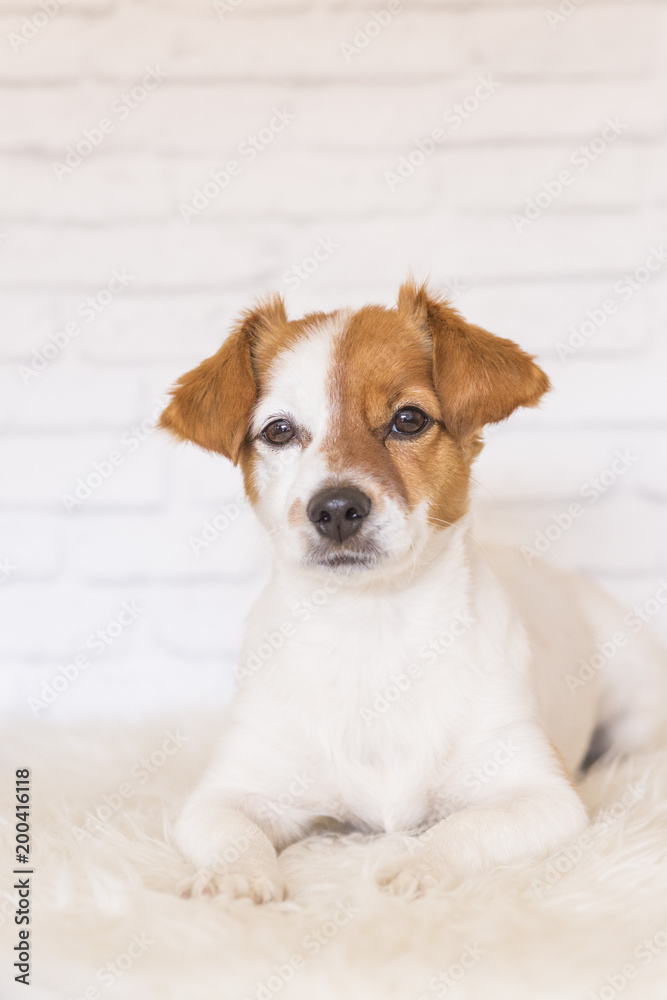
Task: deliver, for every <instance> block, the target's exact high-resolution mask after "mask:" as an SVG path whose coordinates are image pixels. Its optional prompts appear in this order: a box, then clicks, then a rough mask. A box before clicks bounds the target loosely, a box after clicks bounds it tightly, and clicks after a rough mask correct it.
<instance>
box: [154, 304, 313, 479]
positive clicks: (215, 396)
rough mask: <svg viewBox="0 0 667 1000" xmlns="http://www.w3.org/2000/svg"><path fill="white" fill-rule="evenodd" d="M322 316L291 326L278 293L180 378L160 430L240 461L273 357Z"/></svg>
mask: <svg viewBox="0 0 667 1000" xmlns="http://www.w3.org/2000/svg"><path fill="white" fill-rule="evenodd" d="M323 318H325V314H324V313H311V314H310V315H308V316H304V318H303V319H301V320H298V321H294V322H289V321H288V319H287V315H286V313H285V304H284V302H283V300H282V299H281V298H280V297H279V296H277V295H276V296H273V297H272V298H270V299H267V300H266V301H265V302H261V303H259V304H258V305H257V306H256V307H255V308H254V309H249V310H247V311H246V312H245V313H243V315H242V316H241V318H240V319H239V321H238V322H237V323H236V324H235V325H234V327H233V328H232V331H231V333H230V334H229V336H228V337H227V339H226V340H225V342H224V344H223V345H222V347H221V348H220V350H219V351H217V352H216V353H215V354H214V355H213V356H212V357H210V358H207V359H206V360H205V361H202V363H201V364H200V365H198V366H197V368H194V369H193V370H192V371H190V372H187V374H185V375H183V376H182V377H181V378H180V379H179V380H178V382H177V383H176V385H175V387H174V389H173V390H172V394H171V396H172V398H171V402H170V403H169V405H168V406H167V408H166V409H165V411H164V413H163V414H162V416H161V418H160V427H162V428H164V429H165V430H168V431H170V432H171V433H172V434H174V435H175V437H178V438H180V439H181V440H183V441H194V443H195V444H198V445H199V446H200V447H201V448H205V449H206V450H207V451H216V452H218V453H219V454H221V455H224V456H225V457H226V458H230V459H231V460H232V461H233V462H234V463H235V464H236V462H238V461H241V460H242V452H243V451H244V450H245V449H244V444H245V438H246V434H247V432H248V427H249V423H250V416H251V414H252V410H253V407H254V405H255V403H256V401H257V398H258V395H259V393H260V391H261V388H262V386H263V384H264V382H265V380H266V377H267V374H268V372H269V369H270V367H271V364H272V362H273V360H274V358H275V357H276V355H277V354H279V353H280V351H282V350H285V348H287V347H289V346H290V345H291V344H292V343H293V342H294V341H295V340H297V339H298V338H299V337H301V336H304V335H305V334H306V333H307V331H308V329H309V327H311V326H312V324H313V323H316V322H318V321H319V320H322V319H323Z"/></svg>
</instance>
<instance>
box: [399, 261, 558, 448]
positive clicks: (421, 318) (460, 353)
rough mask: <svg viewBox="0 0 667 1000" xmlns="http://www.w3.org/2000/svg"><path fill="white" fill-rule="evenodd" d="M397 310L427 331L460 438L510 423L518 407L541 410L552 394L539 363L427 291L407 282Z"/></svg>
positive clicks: (443, 397)
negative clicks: (547, 394) (544, 398)
mask: <svg viewBox="0 0 667 1000" xmlns="http://www.w3.org/2000/svg"><path fill="white" fill-rule="evenodd" d="M398 309H399V313H400V314H401V315H403V316H406V317H410V318H411V319H412V320H413V321H416V322H418V323H420V324H421V325H422V327H423V328H424V329H425V330H428V332H429V333H430V335H431V337H432V341H433V372H434V381H435V386H436V390H437V392H438V396H439V397H440V401H441V404H442V409H443V416H444V420H445V424H446V426H447V427H448V428H449V430H451V431H452V433H454V434H457V435H459V436H460V437H467V436H470V435H472V434H476V433H477V432H478V431H480V430H481V428H482V427H484V425H485V424H490V423H497V422H498V421H500V420H505V419H506V418H507V417H509V416H510V414H511V413H513V412H514V410H516V409H517V407H519V406H536V405H537V403H538V402H539V400H540V399H541V398H542V396H543V395H544V393H545V392H547V391H548V390H549V388H550V385H549V379H548V378H547V376H546V375H545V374H544V372H543V371H542V369H541V368H539V367H538V366H537V365H536V364H535V360H534V358H533V357H532V356H531V355H530V354H526V352H525V351H522V350H521V348H520V347H518V346H517V345H516V344H515V343H514V342H513V341H511V340H504V339H503V338H501V337H496V336H494V335H493V334H492V333H487V331H486V330H483V329H482V328H481V327H479V326H471V325H470V324H469V323H466V321H465V320H464V319H463V317H462V316H461V315H460V313H458V312H457V311H456V310H455V309H452V308H451V306H449V305H448V304H447V302H446V301H445V300H444V299H440V298H437V297H434V296H432V295H430V294H429V292H428V290H427V289H426V286H425V285H422V286H421V287H417V286H416V285H415V284H414V282H412V281H408V282H406V283H405V284H404V285H403V286H402V287H401V290H400V292H399V295H398Z"/></svg>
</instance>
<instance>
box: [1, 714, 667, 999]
mask: <svg viewBox="0 0 667 1000" xmlns="http://www.w3.org/2000/svg"><path fill="white" fill-rule="evenodd" d="M169 730H171V732H172V736H173V737H175V738H171V739H170V738H169V737H168V736H167V733H168V731H169ZM177 730H178V726H172V727H170V726H155V725H152V726H151V727H150V729H144V730H142V731H141V732H131V731H128V730H125V731H118V730H117V729H113V730H111V729H109V730H108V731H104V730H101V729H97V730H95V731H89V732H82V731H78V732H73V731H71V730H69V731H65V730H56V729H53V730H51V729H50V728H47V727H46V726H43V727H35V728H33V727H30V728H28V729H27V730H26V729H24V730H21V731H16V732H9V733H5V736H4V738H3V749H2V757H3V766H2V771H1V773H2V782H0V788H1V789H2V800H3V801H2V816H3V824H2V827H3V840H4V846H3V859H2V868H1V871H0V875H1V877H2V880H3V882H2V890H3V891H2V896H1V904H0V923H1V926H0V950H1V952H2V954H1V959H2V968H0V997H2V998H3V1000H4V998H12V997H14V996H17V997H29V998H31V1000H46V998H48V1000H53V998H58V1000H66V998H72V1000H75V998H79V997H85V998H86V1000H115V998H118V1000H121V998H123V1000H125V998H127V1000H153V998H155V1000H158V998H159V1000H172V998H173V1000H199V998H201V1000H237V998H238V1000H244V998H249V1000H272V998H273V997H280V1000H283V998H284V1000H302V998H303V1000H329V998H332V1000H333V998H336V1000H342V998H345V1000H347V998H349V1000H357V998H358V1000H374V998H378V1000H380V998H382V1000H394V998H396V1000H399V998H400V1000H424V998H426V1000H436V998H439V997H447V998H450V997H451V998H475V1000H487V998H488V1000H504V998H508V1000H524V998H525V1000H578V998H581V1000H592V998H599V1000H613V998H614V997H616V996H617V995H622V996H623V998H624V1000H633V998H638V1000H665V998H666V997H667V800H666V796H665V792H666V790H667V752H665V753H661V754H653V755H650V756H648V755H646V756H642V757H635V758H633V759H630V760H627V761H624V762H623V763H620V764H616V765H606V766H599V767H598V768H596V769H595V770H594V772H593V773H591V774H590V775H589V776H588V777H587V779H586V780H585V782H584V784H583V786H582V795H583V797H584V799H585V801H586V804H587V805H588V808H589V811H590V815H591V819H592V826H591V828H590V830H589V832H588V834H587V835H586V836H585V837H584V838H582V839H581V840H580V841H578V842H577V843H576V844H572V845H570V846H569V847H568V848H567V849H566V850H564V851H561V852H560V853H559V854H558V855H557V856H555V857H552V858H551V859H549V860H546V861H545V860H540V861H534V862H532V863H530V864H525V865H523V866H521V867H519V868H513V869H501V870H496V871H493V872H491V873H489V874H486V875H484V876H480V877H477V878H474V879H471V880H469V881H468V882H466V883H465V884H464V885H462V886H461V887H460V888H459V889H457V890H456V891H454V892H447V893H436V892H433V893H432V894H429V895H428V896H426V897H424V898H421V899H418V900H415V901H412V902H406V901H403V900H400V899H395V898H392V897H390V896H387V895H385V894H384V893H382V892H381V891H380V890H379V889H378V888H377V887H376V886H375V884H374V881H373V871H374V870H375V869H376V868H377V867H378V866H379V865H380V863H381V862H383V861H384V860H386V859H387V858H388V856H390V855H394V854H395V853H396V852H398V851H403V850H406V849H407V841H406V839H405V838H398V837H377V838H367V837H363V836H361V835H356V834H352V835H350V836H348V837H333V836H328V835H327V836H320V837H314V838H311V839H310V840H308V841H305V842H302V843H300V844H297V845H295V846H293V847H291V848H289V849H288V850H287V851H285V852H284V854H283V855H282V859H281V860H282V864H283V865H284V870H285V873H286V876H287V879H288V882H289V885H290V888H291V896H290V899H289V900H288V901H287V902H285V903H282V904H279V905H269V906H265V907H255V906H253V905H252V904H250V903H247V902H245V901H241V902H235V903H230V902H225V901H224V900H221V899H213V900H212V899H194V900H191V899H181V898H179V897H178V896H177V895H176V893H175V891H174V890H175V886H176V884H177V883H178V882H179V880H180V879H181V878H183V876H184V875H185V874H186V873H187V866H186V865H185V863H184V862H183V861H182V860H181V859H180V858H179V856H178V854H177V852H176V851H175V849H174V847H173V845H172V841H171V827H172V823H173V820H174V818H175V816H176V814H177V812H178V809H179V806H180V803H181V801H182V799H183V797H184V795H185V794H186V793H187V791H188V790H189V789H190V788H191V787H192V786H193V784H194V783H195V781H196V780H197V778H198V775H199V774H200V772H201V770H202V768H203V766H204V764H205V762H206V759H207V755H208V753H209V749H210V745H211V735H212V732H213V726H212V724H211V723H210V722H208V721H206V720H201V719H199V720H193V721H191V722H190V724H189V725H188V726H186V727H185V728H184V727H183V726H182V725H181V727H180V733H181V734H182V735H186V736H188V737H189V739H187V740H186V741H184V742H183V744H182V745H181V746H180V747H179V746H178V744H179V742H180V737H179V734H178V732H177ZM163 746H164V747H166V750H165V749H163ZM25 766H29V767H30V768H31V769H32V796H33V815H32V823H33V827H34V831H33V832H34V837H35V841H36V855H35V859H34V860H35V874H34V876H33V898H32V914H33V923H32V925H31V928H32V935H31V946H32V949H33V967H32V977H33V985H32V986H31V987H30V990H28V991H26V989H25V987H24V986H23V985H20V984H15V983H14V981H13V977H14V970H13V969H12V962H13V961H14V959H13V957H10V956H12V955H13V951H12V949H13V946H14V945H15V944H16V943H17V940H18V938H17V927H16V926H15V924H14V918H13V912H14V909H15V907H16V893H15V891H14V890H13V889H12V880H13V878H14V876H13V875H12V874H11V872H12V869H13V868H14V866H15V865H14V861H13V853H14V802H13V787H12V783H13V777H14V769H15V768H17V767H25Z"/></svg>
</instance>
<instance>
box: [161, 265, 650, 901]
mask: <svg viewBox="0 0 667 1000" xmlns="http://www.w3.org/2000/svg"><path fill="white" fill-rule="evenodd" d="M548 388H549V382H548V379H547V377H546V375H545V374H544V373H543V372H542V371H541V369H540V368H538V366H537V365H536V364H535V363H534V360H533V359H532V358H531V357H530V356H529V355H527V354H525V353H524V352H523V351H522V350H521V349H520V348H519V347H517V346H516V344H514V343H512V342H511V341H509V340H502V339H500V338H498V337H495V336H493V335H491V334H489V333H487V332H486V331H484V330H482V329H480V328H479V327H476V326H471V325H469V324H467V323H466V322H465V321H464V320H463V319H462V318H461V316H460V315H459V314H458V313H457V312H456V311H455V310H454V309H452V308H450V307H449V306H448V305H447V303H446V302H445V301H443V300H440V299H438V298H436V297H433V296H432V295H430V294H429V292H428V291H427V290H426V288H425V287H421V288H418V287H416V286H415V285H414V284H412V283H411V282H408V283H406V284H405V285H404V286H403V287H402V288H401V290H400V293H399V297H398V304H397V307H396V309H385V308H381V307H377V306H370V307H366V308H363V309H360V310H359V311H357V312H351V311H339V312H335V313H330V314H324V313H315V314H311V315H308V316H306V317H304V318H303V319H301V320H298V321H288V319H287V316H286V314H285V308H284V305H283V302H282V301H281V300H280V299H278V298H274V299H272V300H270V301H268V302H266V303H264V304H262V305H260V306H258V307H257V308H256V309H254V310H252V311H249V312H247V313H246V314H245V315H244V316H243V317H242V319H241V321H240V322H239V323H238V325H237V326H236V328H235V329H234V331H233V332H232V334H231V335H230V336H229V337H228V339H227V340H226V341H225V342H224V344H223V345H222V347H221V348H220V350H219V351H218V352H217V354H215V355H214V356H213V357H212V358H209V359H208V360H206V361H204V362H203V363H202V364H201V365H200V366H199V367H198V368H196V369H195V370H194V371H192V372H189V373H188V374H187V375H185V376H183V378H182V379H181V380H180V381H179V383H178V385H177V387H176V388H175V390H174V393H173V399H172V401H171V403H170V404H169V406H168V407H167V409H166V410H165V412H164V414H163V416H162V426H163V427H165V428H167V429H168V430H169V431H171V432H172V433H173V434H175V435H176V436H177V437H179V438H181V439H184V440H188V441H194V442H195V443H196V444H198V445H200V446H201V447H203V448H206V449H208V450H210V451H215V452H219V453H220V454H222V455H225V456H226V457H227V458H230V459H231V460H232V461H233V462H235V463H236V462H238V463H239V464H240V465H241V468H242V470H243V475H244V480H245V488H246V491H247V494H248V497H249V498H250V501H251V502H252V504H253V506H254V508H255V510H256V512H257V515H258V517H259V519H260V521H261V522H262V523H263V525H264V526H265V527H266V529H267V530H268V533H269V537H270V539H271V542H272V544H273V548H274V555H275V559H274V568H273V574H272V578H271V581H270V583H269V585H268V586H267V587H266V589H265V591H264V593H263V594H262V596H261V598H260V599H259V601H258V602H257V604H256V606H255V607H254V609H253V611H252V612H251V614H250V616H249V619H248V622H247V627H246V634H245V643H244V650H243V653H242V664H241V671H240V684H239V689H238V691H237V693H236V696H235V698H234V700H233V702H232V704H231V706H230V709H229V713H228V717H227V719H226V722H225V725H224V730H223V733H222V738H221V745H220V750H219V754H218V755H217V758H216V760H215V762H214V763H213V765H212V767H211V768H210V770H209V771H208V773H207V774H206V775H205V777H204V779H203V781H202V783H201V784H200V786H199V787H198V788H197V789H196V790H195V792H194V793H193V795H192V796H191V798H190V799H189V801H188V803H187V805H186V808H185V811H184V813H183V815H182V817H181V819H180V821H179V823H178V826H177V837H178V841H179V844H180V846H181V848H182V849H183V851H184V852H185V854H186V856H187V857H188V858H189V859H190V860H191V861H192V862H193V863H194V865H195V866H196V867H197V869H198V873H197V875H196V876H195V877H193V879H192V882H191V885H190V891H192V892H194V893H199V892H209V893H225V894H227V895H232V896H248V897H250V898H251V899H253V900H255V901H256V902H266V901H269V900H279V899H282V898H283V896H284V894H285V892H286V887H285V883H284V880H283V877H282V874H281V870H280V867H279V863H278V857H277V852H278V851H280V850H281V849H282V848H283V847H285V846H286V845H287V844H289V843H291V842H293V841H295V840H297V839H299V838H301V837H303V836H305V835H307V834H308V833H309V832H311V831H312V830H313V829H315V828H316V827H317V826H320V825H321V824H322V823H329V824H332V823H338V824H340V825H342V826H343V827H345V826H353V827H355V828H357V829H359V830H362V831H368V832H379V831H411V832H416V831H424V830H428V832H427V833H425V834H423V836H422V839H421V840H420V841H419V842H418V847H417V849H416V850H415V851H412V852H407V851H406V856H405V857H404V858H402V859H400V860H399V861H397V862H395V863H393V864H392V866H390V867H388V868H385V869H384V870H382V871H381V872H380V873H379V881H380V883H381V884H382V885H385V886H387V887H389V888H391V889H392V890H393V891H395V892H401V893H406V894H415V893H418V892H420V891H422V890H423V889H424V888H426V887H428V886H430V885H433V884H435V883H438V884H443V883H444V884H445V885H454V884H456V883H457V882H460V881H461V880H462V879H463V878H465V877H466V875H468V874H472V873H475V872H479V871H482V870H484V869H488V868H490V867H493V866H496V865H508V864H513V863H515V862H518V861H520V860H521V859H525V858H527V857H530V856H540V855H542V856H545V855H547V854H549V853H550V852H553V851H555V850H557V849H559V848H560V847H561V846H562V845H563V844H564V843H566V842H567V841H568V840H569V839H570V838H573V837H575V836H577V835H578V834H579V832H580V831H581V830H582V829H583V827H584V826H585V825H586V823H587V815H586V811H585V809H584V806H583V804H582V802H581V800H580V799H579V797H578V795H577V792H576V791H575V789H574V787H573V785H572V782H571V780H570V775H571V774H574V773H575V772H576V770H577V769H578V768H579V767H580V766H581V765H582V762H583V761H584V759H585V758H586V756H587V754H588V755H589V759H593V757H594V756H595V755H599V753H600V752H602V751H603V750H607V749H614V750H615V751H617V752H619V751H620V752H623V751H627V750H631V749H633V748H635V747H637V746H640V745H644V744H646V743H647V742H648V741H649V740H650V739H651V738H653V737H654V736H655V734H656V732H657V729H658V728H659V726H660V725H661V723H662V721H663V719H664V713H663V711H662V707H661V706H662V704H664V699H663V694H662V685H663V674H662V673H661V671H660V666H661V664H659V663H657V661H656V658H655V654H654V650H653V649H652V647H651V644H650V642H649V640H648V639H646V638H645V637H644V636H643V635H641V636H638V637H636V639H633V642H632V644H630V645H629V646H628V648H627V649H625V650H621V651H620V652H619V653H618V655H617V656H616V658H615V659H614V660H612V661H610V662H609V663H608V664H606V665H605V667H604V669H603V670H601V671H599V677H598V676H597V675H596V677H595V678H593V679H591V680H588V681H586V682H583V681H582V682H581V683H579V684H574V685H573V684H572V683H571V680H572V675H573V674H574V672H575V671H576V669H577V668H576V664H577V663H578V661H579V660H580V659H581V658H582V657H584V658H590V656H591V655H592V654H593V653H594V652H595V650H596V642H597V641H600V640H602V641H604V640H608V639H609V636H610V634H611V633H612V632H613V631H614V622H615V620H616V619H615V617H614V615H615V612H614V611H613V609H612V611H611V612H610V611H609V606H608V604H606V603H605V601H604V599H603V598H601V596H600V595H599V594H598V593H597V592H596V591H595V590H594V589H593V588H591V587H589V586H588V585H585V584H584V583H583V582H580V581H577V580H573V579H570V578H567V577H564V576H562V575H560V574H557V573H554V572H548V571H546V570H545V569H543V568H534V569H533V568H527V567H526V566H525V564H524V563H523V561H522V560H521V559H520V558H519V559H517V558H516V557H514V558H509V559H508V558H507V557H505V556H503V557H502V558H501V559H497V558H496V557H493V559H492V561H493V567H492V566H491V564H490V560H489V559H487V558H483V555H482V553H481V552H480V549H479V547H478V546H476V545H475V544H474V543H473V542H472V540H471V537H470V534H469V531H468V521H467V509H468V491H469V480H470V468H471V464H472V462H473V460H474V458H475V456H476V455H477V454H478V453H479V451H480V449H481V446H482V445H481V439H480V432H481V431H482V429H483V427H484V426H485V425H486V424H489V423H494V422H497V421H501V420H504V419H505V418H506V417H509V415H510V414H511V413H512V412H513V411H514V410H515V409H516V408H517V407H519V406H535V405H536V404H537V402H538V401H539V399H540V398H541V396H542V395H543V394H544V393H545V392H546V391H547V389H548ZM501 581H502V582H501ZM304 609H308V610H307V612H306V611H304ZM269 654H270V655H269ZM568 675H570V683H569V684H568V683H567V679H568ZM600 679H601V680H602V683H601V684H600V683H598V681H599V680H600ZM594 737H595V738H594Z"/></svg>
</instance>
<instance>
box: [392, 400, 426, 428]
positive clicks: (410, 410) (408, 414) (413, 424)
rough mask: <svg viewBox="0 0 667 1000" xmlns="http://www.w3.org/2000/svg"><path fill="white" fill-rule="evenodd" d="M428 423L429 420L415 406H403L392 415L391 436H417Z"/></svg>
mask: <svg viewBox="0 0 667 1000" xmlns="http://www.w3.org/2000/svg"><path fill="white" fill-rule="evenodd" d="M428 422H429V418H428V417H427V416H426V414H425V413H422V411H421V410H418V409H417V407H416V406H405V407H403V409H402V410H399V411H398V413H396V414H394V420H393V422H392V425H391V431H392V433H393V434H418V433H419V431H423V430H424V428H425V427H426V425H427V424H428Z"/></svg>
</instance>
